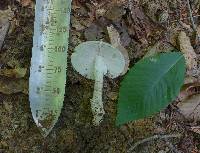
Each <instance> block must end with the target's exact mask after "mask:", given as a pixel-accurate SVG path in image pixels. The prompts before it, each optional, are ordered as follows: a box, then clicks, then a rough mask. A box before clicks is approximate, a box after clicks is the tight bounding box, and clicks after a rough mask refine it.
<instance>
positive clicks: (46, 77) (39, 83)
mask: <svg viewBox="0 0 200 153" xmlns="http://www.w3.org/2000/svg"><path fill="white" fill-rule="evenodd" d="M70 12H71V0H37V1H36V6H35V22H34V36H33V48H32V59H31V68H30V78H29V101H30V107H31V112H32V116H33V118H34V120H35V123H36V124H37V126H38V127H39V128H40V129H41V131H43V133H44V135H47V134H48V133H49V132H50V131H51V129H52V128H53V126H54V125H55V123H56V121H57V119H58V117H59V115H60V112H61V109H62V106H63V101H64V94H65V84H66V70H67V50H68V37H69V26H70V25H69V23H70Z"/></svg>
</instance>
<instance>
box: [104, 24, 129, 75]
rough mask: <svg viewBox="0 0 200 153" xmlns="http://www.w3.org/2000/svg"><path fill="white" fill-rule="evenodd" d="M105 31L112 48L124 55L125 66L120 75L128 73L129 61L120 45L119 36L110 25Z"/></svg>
mask: <svg viewBox="0 0 200 153" xmlns="http://www.w3.org/2000/svg"><path fill="white" fill-rule="evenodd" d="M107 30H108V35H109V38H110V42H111V44H112V46H114V47H116V48H117V49H119V51H120V52H121V53H122V54H123V55H124V58H125V62H126V65H125V68H124V71H123V72H122V75H123V74H125V73H126V72H127V71H128V68H129V62H130V60H129V56H128V52H127V50H126V49H125V48H124V47H123V46H122V45H121V41H120V35H119V33H118V31H117V30H116V29H115V28H114V27H113V26H112V25H111V26H110V27H107Z"/></svg>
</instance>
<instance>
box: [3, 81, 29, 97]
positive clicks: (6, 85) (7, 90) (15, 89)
mask: <svg viewBox="0 0 200 153" xmlns="http://www.w3.org/2000/svg"><path fill="white" fill-rule="evenodd" d="M0 92H1V93H3V94H8V95H9V94H14V93H20V92H21V93H24V94H28V81H27V80H22V79H20V80H6V79H0Z"/></svg>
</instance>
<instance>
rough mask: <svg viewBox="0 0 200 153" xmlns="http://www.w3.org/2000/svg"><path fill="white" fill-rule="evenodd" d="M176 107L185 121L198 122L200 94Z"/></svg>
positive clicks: (199, 118)
mask: <svg viewBox="0 0 200 153" xmlns="http://www.w3.org/2000/svg"><path fill="white" fill-rule="evenodd" d="M177 106H178V107H179V110H180V113H181V114H183V115H184V116H185V118H186V119H188V120H193V121H200V94H197V95H193V96H191V97H190V98H189V99H186V100H184V101H182V102H180V103H179V104H178V105H177Z"/></svg>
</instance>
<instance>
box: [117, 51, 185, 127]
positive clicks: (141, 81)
mask: <svg viewBox="0 0 200 153" xmlns="http://www.w3.org/2000/svg"><path fill="white" fill-rule="evenodd" d="M184 75H185V59H184V57H183V55H182V54H181V53H177V52H170V53H161V54H158V55H155V56H152V57H148V58H144V59H142V60H140V61H139V62H138V63H136V64H135V66H134V67H133V68H131V69H130V71H129V72H128V74H127V75H126V76H125V78H124V80H123V81H122V83H121V88H120V93H119V101H118V107H117V108H118V113H117V119H116V124H117V125H121V124H123V123H126V122H128V121H132V120H137V119H141V118H145V117H147V116H150V115H152V114H154V113H156V112H159V111H160V109H163V108H165V107H166V106H167V105H168V104H169V103H170V102H171V101H172V100H174V99H175V98H176V96H177V95H178V93H179V91H180V88H181V86H182V84H183V82H184Z"/></svg>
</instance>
